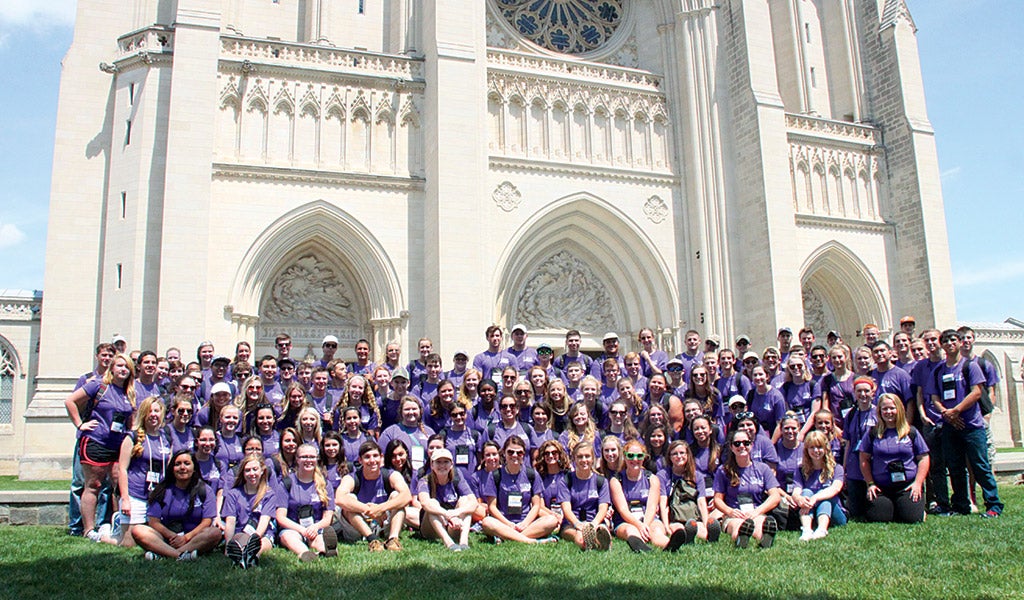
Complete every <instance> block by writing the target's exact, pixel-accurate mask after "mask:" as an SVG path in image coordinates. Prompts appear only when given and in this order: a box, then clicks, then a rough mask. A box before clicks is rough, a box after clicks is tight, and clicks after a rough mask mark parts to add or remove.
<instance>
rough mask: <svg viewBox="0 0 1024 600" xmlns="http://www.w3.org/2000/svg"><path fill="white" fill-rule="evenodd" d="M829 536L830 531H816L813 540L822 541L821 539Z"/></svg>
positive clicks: (812, 535)
mask: <svg viewBox="0 0 1024 600" xmlns="http://www.w3.org/2000/svg"><path fill="white" fill-rule="evenodd" d="M827 536H828V529H815V530H814V532H813V533H811V539H812V540H820V539H823V538H825V537H827Z"/></svg>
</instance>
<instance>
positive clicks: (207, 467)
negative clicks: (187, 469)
mask: <svg viewBox="0 0 1024 600" xmlns="http://www.w3.org/2000/svg"><path fill="white" fill-rule="evenodd" d="M196 465H198V466H199V477H200V478H201V479H202V480H203V481H204V482H205V483H206V485H207V486H209V487H210V489H211V490H213V492H214V493H216V492H217V490H220V489H221V488H223V487H225V483H226V484H227V485H228V486H230V485H231V484H233V483H234V482H235V478H234V474H233V473H232V472H231V471H230V470H228V468H227V465H224V464H221V463H220V462H218V461H217V460H216V459H214V458H212V457H211V458H209V459H207V460H205V461H203V460H199V458H196Z"/></svg>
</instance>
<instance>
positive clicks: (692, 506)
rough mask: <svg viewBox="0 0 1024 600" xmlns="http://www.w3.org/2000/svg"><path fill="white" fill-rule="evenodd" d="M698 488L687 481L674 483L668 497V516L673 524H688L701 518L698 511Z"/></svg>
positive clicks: (679, 480) (681, 480)
mask: <svg viewBox="0 0 1024 600" xmlns="http://www.w3.org/2000/svg"><path fill="white" fill-rule="evenodd" d="M698 497H699V493H698V492H697V487H696V486H694V485H693V484H691V483H690V482H688V481H686V480H685V479H676V480H675V481H673V482H672V489H671V490H670V492H669V496H668V516H669V520H670V521H671V522H673V523H686V522H688V521H690V520H693V519H697V518H699V516H700V515H699V514H698V511H697V498H698Z"/></svg>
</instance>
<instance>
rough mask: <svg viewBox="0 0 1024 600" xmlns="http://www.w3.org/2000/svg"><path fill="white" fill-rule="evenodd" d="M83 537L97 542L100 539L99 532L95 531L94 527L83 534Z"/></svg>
mask: <svg viewBox="0 0 1024 600" xmlns="http://www.w3.org/2000/svg"><path fill="white" fill-rule="evenodd" d="M85 537H87V538H89V539H90V540H92V541H94V542H98V541H100V532H99V531H96V530H95V529H93V530H92V531H90V532H89V533H87V534H85Z"/></svg>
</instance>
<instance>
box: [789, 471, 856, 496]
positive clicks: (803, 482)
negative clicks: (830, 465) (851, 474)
mask: <svg viewBox="0 0 1024 600" xmlns="http://www.w3.org/2000/svg"><path fill="white" fill-rule="evenodd" d="M844 475H845V469H843V466H842V465H836V468H835V469H834V470H833V472H832V478H831V479H829V480H827V481H824V482H823V481H822V480H821V469H818V470H815V471H811V474H810V475H809V476H808V477H806V478H805V477H804V472H803V470H802V469H797V470H796V480H795V483H796V485H797V487H799V488H801V489H805V490H808V491H809V492H811V493H812V494H814V493H817V492H820V491H821V490H823V489H825V488H827V487H828V486H830V485H832V483H833V482H835V481H843V476H844Z"/></svg>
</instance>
